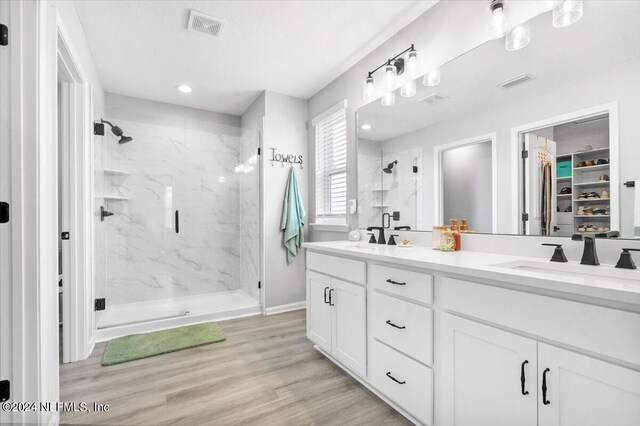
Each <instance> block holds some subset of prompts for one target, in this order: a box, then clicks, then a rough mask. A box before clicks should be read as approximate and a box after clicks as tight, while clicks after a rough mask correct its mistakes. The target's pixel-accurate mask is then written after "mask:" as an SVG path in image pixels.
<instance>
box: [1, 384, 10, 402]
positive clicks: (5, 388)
mask: <svg viewBox="0 0 640 426" xmlns="http://www.w3.org/2000/svg"><path fill="white" fill-rule="evenodd" d="M9 398H11V382H10V381H9V380H0V402H5V401H8V400H9Z"/></svg>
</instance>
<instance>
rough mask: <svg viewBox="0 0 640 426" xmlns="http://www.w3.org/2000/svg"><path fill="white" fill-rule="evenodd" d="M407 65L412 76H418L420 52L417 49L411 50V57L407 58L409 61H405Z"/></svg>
mask: <svg viewBox="0 0 640 426" xmlns="http://www.w3.org/2000/svg"><path fill="white" fill-rule="evenodd" d="M405 67H406V69H407V73H408V74H409V77H410V78H416V77H417V76H418V75H417V74H418V52H416V51H415V50H412V51H411V52H409V57H408V58H407V62H405Z"/></svg>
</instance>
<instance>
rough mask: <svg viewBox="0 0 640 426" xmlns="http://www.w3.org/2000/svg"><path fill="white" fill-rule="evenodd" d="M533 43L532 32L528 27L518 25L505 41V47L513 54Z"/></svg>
mask: <svg viewBox="0 0 640 426" xmlns="http://www.w3.org/2000/svg"><path fill="white" fill-rule="evenodd" d="M530 42H531V31H530V30H529V26H527V25H518V26H517V27H515V28H514V29H512V30H511V31H510V32H509V34H507V37H506V38H505V39H504V47H505V48H506V49H507V50H508V51H510V52H513V51H515V50H520V49H522V48H524V47H527V45H528V44H529V43H530Z"/></svg>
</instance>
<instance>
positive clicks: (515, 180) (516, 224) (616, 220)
mask: <svg viewBox="0 0 640 426" xmlns="http://www.w3.org/2000/svg"><path fill="white" fill-rule="evenodd" d="M603 114H608V115H609V164H612V165H615V166H616V167H610V168H609V181H610V183H609V194H610V197H611V199H612V200H615V202H611V203H610V207H611V229H612V230H613V229H617V230H620V186H619V183H620V168H619V167H620V161H619V155H620V154H619V152H620V151H619V149H620V145H619V137H620V121H619V116H618V102H617V101H614V102H609V103H606V104H602V105H596V106H593V107H589V108H585V109H581V110H578V111H572V112H569V113H566V114H561V115H556V116H554V117H550V118H545V119H544V120H539V121H534V122H532V123H527V124H523V125H520V126H516V127H512V128H511V182H512V186H511V200H518V201H517V202H513V201H512V203H511V221H510V222H511V231H510V233H513V234H517V235H523V232H524V227H523V224H522V221H521V220H520V218H521V216H520V214H521V213H523V212H524V191H523V188H524V180H523V168H524V165H523V163H522V157H521V155H520V152H521V151H522V140H523V139H522V138H523V136H524V134H525V133H529V132H535V131H536V130H540V129H544V128H546V127H551V126H558V125H561V124H565V123H568V122H571V121H575V120H578V119H585V118H590V117H595V116H598V115H603Z"/></svg>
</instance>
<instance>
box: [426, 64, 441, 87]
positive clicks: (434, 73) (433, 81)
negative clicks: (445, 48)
mask: <svg viewBox="0 0 640 426" xmlns="http://www.w3.org/2000/svg"><path fill="white" fill-rule="evenodd" d="M422 84H424V85H425V86H427V87H435V86H437V85H438V84H440V68H434V69H432V70H431V71H429V72H428V73H426V74H425V75H424V77H422Z"/></svg>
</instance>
